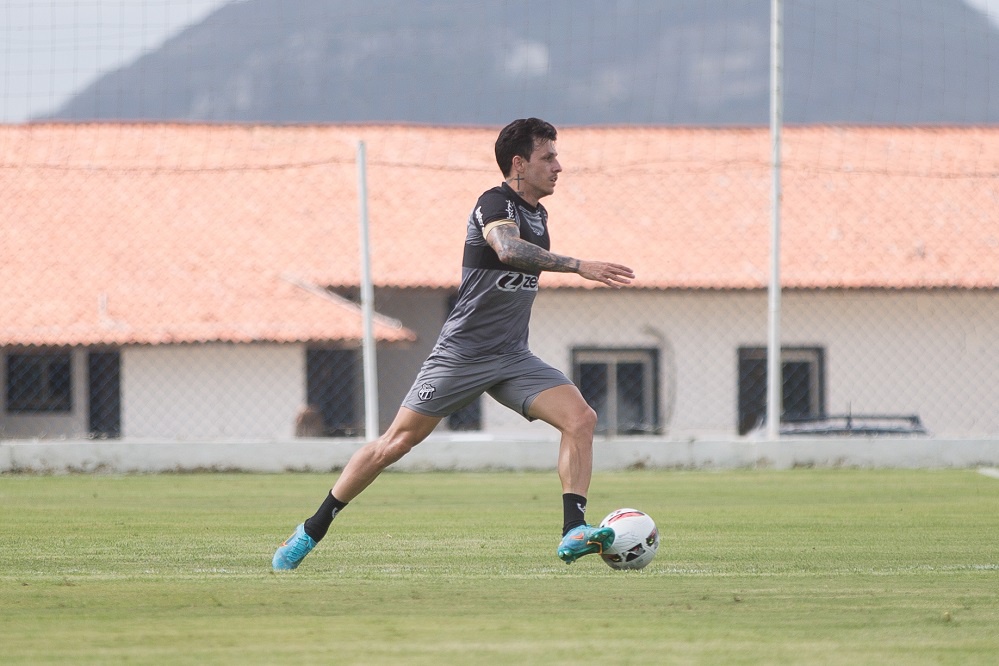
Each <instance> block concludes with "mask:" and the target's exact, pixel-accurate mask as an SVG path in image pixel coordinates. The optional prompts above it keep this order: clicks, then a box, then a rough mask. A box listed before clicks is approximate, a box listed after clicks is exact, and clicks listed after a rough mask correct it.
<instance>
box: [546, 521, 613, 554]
mask: <svg viewBox="0 0 999 666" xmlns="http://www.w3.org/2000/svg"><path fill="white" fill-rule="evenodd" d="M612 543H614V530H613V529H611V528H610V527H593V526H592V525H580V526H579V527H574V528H573V529H571V530H569V532H568V533H567V534H566V535H565V536H564V537H562V543H560V544H559V546H558V557H559V559H560V560H562V561H563V562H565V563H566V564H572V563H573V562H575V561H576V560H578V559H579V558H581V557H582V556H583V555H590V554H591V553H603V552H604V549H606V548H609V547H610V545H611V544H612Z"/></svg>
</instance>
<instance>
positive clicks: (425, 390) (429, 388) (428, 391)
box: [419, 382, 437, 402]
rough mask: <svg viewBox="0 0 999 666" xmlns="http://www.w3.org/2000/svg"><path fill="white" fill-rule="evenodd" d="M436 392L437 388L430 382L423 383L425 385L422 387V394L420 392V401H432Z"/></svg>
mask: <svg viewBox="0 0 999 666" xmlns="http://www.w3.org/2000/svg"><path fill="white" fill-rule="evenodd" d="M436 390H437V387H436V386H434V385H433V384H431V383H430V382H423V384H421V385H420V392H419V396H420V400H422V401H423V402H426V401H427V400H430V399H432V398H433V397H434V392H435V391H436Z"/></svg>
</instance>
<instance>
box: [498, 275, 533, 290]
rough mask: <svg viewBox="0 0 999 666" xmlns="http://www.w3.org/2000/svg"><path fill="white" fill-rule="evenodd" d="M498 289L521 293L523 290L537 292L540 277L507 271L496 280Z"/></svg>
mask: <svg viewBox="0 0 999 666" xmlns="http://www.w3.org/2000/svg"><path fill="white" fill-rule="evenodd" d="M496 288H497V289H499V290H500V291H519V290H521V289H523V290H524V291H537V290H538V276H537V275H525V274H524V273H514V272H512V271H507V272H506V273H503V275H500V276H499V279H498V280H496Z"/></svg>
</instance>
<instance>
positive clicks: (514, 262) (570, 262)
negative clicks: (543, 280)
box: [486, 224, 580, 273]
mask: <svg viewBox="0 0 999 666" xmlns="http://www.w3.org/2000/svg"><path fill="white" fill-rule="evenodd" d="M486 241H487V242H488V243H489V246H490V247H492V248H493V249H494V250H495V251H496V254H497V255H499V258H500V261H502V262H503V263H504V264H509V265H511V266H513V267H514V268H521V269H523V270H528V271H536V270H541V271H554V272H556V273H576V272H578V271H579V264H580V261H579V259H573V258H572V257H564V256H562V255H560V254H555V253H554V252H549V251H548V250H545V249H543V248H540V247H538V246H537V245H534V244H533V243H528V242H527V241H525V240H522V239H521V237H520V232H519V231H518V229H517V227H516V225H513V224H505V225H503V226H499V227H496V228H494V229H493V230H492V231H491V232H490V233H489V237H488V238H487V239H486Z"/></svg>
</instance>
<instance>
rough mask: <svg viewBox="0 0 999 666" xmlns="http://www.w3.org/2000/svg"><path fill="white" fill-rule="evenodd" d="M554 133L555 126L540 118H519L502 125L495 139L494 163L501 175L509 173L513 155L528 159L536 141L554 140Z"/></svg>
mask: <svg viewBox="0 0 999 666" xmlns="http://www.w3.org/2000/svg"><path fill="white" fill-rule="evenodd" d="M556 135H557V132H556V131H555V126H554V125H552V124H551V123H547V122H545V121H544V120H541V119H540V118H521V119H520V120H514V121H513V122H512V123H510V124H509V125H507V126H506V127H504V128H503V129H502V130H501V131H500V133H499V137H498V138H497V139H496V164H498V165H499V168H500V171H502V172H503V177H504V178H506V177H507V176H509V175H510V170H511V169H513V158H514V156H516V155H520V156H521V157H523V158H524V159H525V160H530V159H531V153H533V152H534V145H535V142H536V141H554V140H555V137H556Z"/></svg>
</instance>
